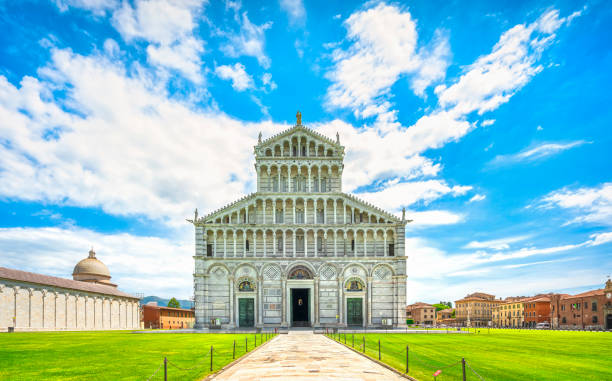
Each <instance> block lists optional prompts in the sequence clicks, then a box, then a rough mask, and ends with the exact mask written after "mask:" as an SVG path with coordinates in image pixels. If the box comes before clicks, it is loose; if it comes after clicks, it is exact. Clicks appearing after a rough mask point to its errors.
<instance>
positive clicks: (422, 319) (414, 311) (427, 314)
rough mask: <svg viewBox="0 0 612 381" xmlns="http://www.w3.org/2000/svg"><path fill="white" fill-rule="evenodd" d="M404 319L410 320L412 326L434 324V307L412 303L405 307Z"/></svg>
mask: <svg viewBox="0 0 612 381" xmlns="http://www.w3.org/2000/svg"><path fill="white" fill-rule="evenodd" d="M406 319H412V320H413V321H414V324H431V325H434V324H435V323H436V307H434V306H432V305H431V304H427V303H421V302H419V303H414V304H410V305H407V306H406Z"/></svg>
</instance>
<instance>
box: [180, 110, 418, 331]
mask: <svg viewBox="0 0 612 381" xmlns="http://www.w3.org/2000/svg"><path fill="white" fill-rule="evenodd" d="M254 151H255V169H256V171H257V191H256V192H255V193H252V194H250V195H248V196H245V197H243V198H241V199H239V200H237V201H235V202H233V203H231V204H229V205H226V206H224V207H223V208H221V209H219V210H217V211H214V212H213V213H210V214H208V215H205V216H198V214H197V210H196V213H195V217H194V219H193V220H188V221H189V222H191V223H193V225H194V227H195V247H196V248H195V256H194V259H195V272H194V295H195V314H196V328H205V327H211V326H219V325H220V326H222V327H224V328H234V327H266V326H269V327H272V326H273V327H279V326H280V327H304V326H307V327H347V326H348V327H351V326H353V327H381V326H394V327H397V326H403V325H405V324H406V319H405V304H406V303H405V301H406V260H405V259H406V257H405V254H404V230H405V225H406V222H407V221H406V219H405V217H404V216H402V218H401V219H399V218H397V217H396V216H394V215H392V214H391V213H389V212H386V211H384V210H382V209H379V208H377V207H375V206H373V205H371V204H369V203H367V202H365V201H362V200H360V199H358V198H357V197H355V196H352V195H350V194H347V193H343V192H342V172H343V168H344V164H343V159H344V153H345V152H344V147H343V146H342V145H341V144H340V138H339V136H338V134H336V139H335V140H333V139H329V138H328V137H325V136H323V135H321V134H318V133H316V132H314V131H312V130H310V129H308V128H306V127H305V126H303V125H302V123H301V115H300V113H299V112H298V114H297V123H296V125H295V126H294V127H292V128H290V129H288V130H286V131H284V132H282V133H280V134H278V135H275V136H272V137H270V138H268V139H265V140H262V138H261V134H260V136H259V141H258V143H257V145H256V146H255V150H254Z"/></svg>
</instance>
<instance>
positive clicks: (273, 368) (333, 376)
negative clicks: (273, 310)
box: [213, 331, 406, 381]
mask: <svg viewBox="0 0 612 381" xmlns="http://www.w3.org/2000/svg"><path fill="white" fill-rule="evenodd" d="M213 380H219V381H220V380H232V381H247V380H248V381H251V380H292V381H294V380H300V381H301V380H345V381H355V380H364V381H374V380H406V379H405V378H403V377H401V376H399V375H397V374H396V373H393V372H392V371H390V370H389V369H387V368H385V367H383V366H380V365H378V364H377V363H375V362H374V361H370V360H368V359H366V358H364V357H363V356H361V355H359V354H357V353H355V352H353V351H351V350H350V349H348V348H345V347H344V346H342V345H340V344H338V343H335V342H333V341H331V340H329V339H328V338H326V337H324V336H323V335H315V334H313V333H312V332H304V331H302V332H299V331H298V332H291V331H290V332H289V334H287V335H279V336H277V337H276V338H274V339H273V341H271V342H270V343H268V344H267V345H266V346H265V347H263V348H261V349H258V350H257V351H256V352H255V353H253V354H251V355H249V356H247V357H246V358H244V359H243V360H242V361H240V362H238V363H237V364H235V365H234V366H232V367H230V368H229V369H226V370H225V371H223V372H221V373H219V374H218V375H217V376H216V377H214V378H213Z"/></svg>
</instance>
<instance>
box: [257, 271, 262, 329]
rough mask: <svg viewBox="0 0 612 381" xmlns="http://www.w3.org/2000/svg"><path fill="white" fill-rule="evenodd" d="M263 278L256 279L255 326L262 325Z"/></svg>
mask: <svg viewBox="0 0 612 381" xmlns="http://www.w3.org/2000/svg"><path fill="white" fill-rule="evenodd" d="M262 290H263V278H262V277H261V276H259V277H257V324H258V325H259V326H261V325H262V324H263V291H262Z"/></svg>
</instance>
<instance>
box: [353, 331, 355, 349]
mask: <svg viewBox="0 0 612 381" xmlns="http://www.w3.org/2000/svg"><path fill="white" fill-rule="evenodd" d="M353 348H355V334H354V333H353Z"/></svg>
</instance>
